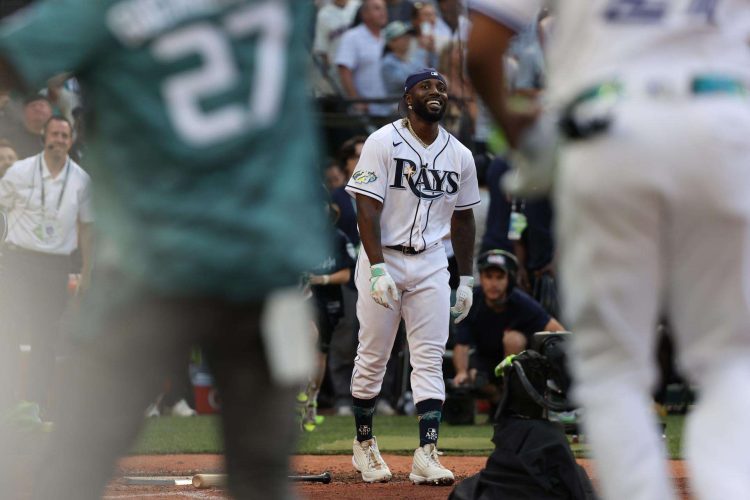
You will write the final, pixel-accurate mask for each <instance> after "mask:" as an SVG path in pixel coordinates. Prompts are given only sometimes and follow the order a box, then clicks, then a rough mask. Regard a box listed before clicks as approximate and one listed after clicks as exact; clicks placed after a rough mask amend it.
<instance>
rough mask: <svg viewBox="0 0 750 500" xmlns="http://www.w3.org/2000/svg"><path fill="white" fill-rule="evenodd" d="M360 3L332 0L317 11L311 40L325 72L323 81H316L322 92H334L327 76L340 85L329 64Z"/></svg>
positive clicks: (354, 0)
mask: <svg viewBox="0 0 750 500" xmlns="http://www.w3.org/2000/svg"><path fill="white" fill-rule="evenodd" d="M360 5H361V2H360V0H334V1H332V2H331V3H329V4H328V5H324V6H323V7H321V8H320V10H319V11H318V16H317V19H316V22H315V40H314V41H313V54H314V55H315V56H317V57H318V62H319V63H320V66H321V67H320V69H321V71H323V72H325V77H327V78H323V81H320V82H316V86H317V87H318V90H319V91H320V92H322V93H330V92H331V91H333V92H335V91H337V90H338V89H331V88H330V86H331V85H330V82H328V81H327V79H328V78H330V79H331V80H333V82H335V84H336V85H338V86H339V87H340V86H341V80H340V79H339V73H338V70H336V68H333V69H334V70H333V71H332V68H331V64H333V62H334V61H335V59H336V53H337V52H338V48H339V44H340V43H341V36H342V35H343V34H344V32H345V31H346V30H348V29H349V27H350V26H351V25H352V22H354V16H356V15H357V10H358V9H359V6H360Z"/></svg>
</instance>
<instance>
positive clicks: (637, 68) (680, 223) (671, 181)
mask: <svg viewBox="0 0 750 500" xmlns="http://www.w3.org/2000/svg"><path fill="white" fill-rule="evenodd" d="M542 3H543V2H542V1H541V0H474V2H473V4H472V8H473V9H474V11H475V16H474V17H473V19H472V25H473V26H474V31H473V32H472V34H471V36H470V38H469V59H468V62H469V65H468V66H469V70H470V73H471V75H472V79H473V81H474V84H475V87H476V89H477V91H478V93H479V94H480V95H481V96H482V98H483V99H484V100H485V102H486V103H487V104H488V107H489V108H490V109H491V110H492V111H493V114H494V116H495V118H496V119H497V122H498V123H499V124H501V125H502V126H503V128H504V130H505V132H506V135H507V137H508V139H509V142H510V144H511V146H512V147H514V148H516V149H517V150H518V151H520V153H521V155H519V157H520V158H522V159H523V158H525V159H527V161H528V162H529V164H534V163H536V164H537V165H539V164H542V165H543V164H544V163H543V162H534V160H535V159H539V158H543V157H544V155H545V154H546V156H548V157H550V158H552V159H554V154H552V153H546V152H549V151H554V149H553V146H554V144H555V138H554V131H555V130H556V128H555V124H558V123H559V132H560V133H562V135H563V136H564V137H565V139H566V140H564V141H563V142H562V144H561V146H560V154H559V157H558V159H559V165H558V167H557V170H556V172H554V175H547V177H546V179H544V178H543V176H535V177H534V179H535V180H536V181H538V182H539V184H538V186H543V185H544V184H545V183H546V184H549V183H550V180H554V186H555V190H556V192H555V199H556V203H557V205H556V207H557V215H558V218H557V221H556V223H557V236H558V239H559V247H558V248H559V255H560V258H559V262H560V271H561V275H560V276H561V285H562V296H563V297H564V299H565V300H564V302H563V306H564V317H565V321H566V322H567V323H566V324H569V325H570V326H571V328H572V330H573V332H574V335H573V337H572V341H571V349H570V354H571V368H572V370H573V375H574V376H575V382H576V387H575V398H576V400H577V401H578V402H580V403H581V404H582V405H583V409H584V424H585V428H584V431H585V433H586V437H587V441H588V442H590V444H591V449H592V453H593V455H594V458H595V459H596V466H597V469H598V473H597V476H598V478H599V480H600V484H601V486H602V493H603V497H604V498H606V499H615V500H633V499H646V500H651V499H654V500H656V499H659V500H662V499H663V500H669V499H673V498H675V495H674V491H673V490H672V485H671V481H670V480H669V471H668V469H667V465H666V461H665V460H664V455H665V450H664V444H663V442H662V440H661V436H660V433H659V432H658V431H657V422H656V419H655V415H654V412H653V410H652V399H651V391H652V389H653V387H654V386H655V383H656V377H657V373H658V371H657V370H656V366H655V359H656V357H655V355H654V350H655V346H656V344H657V342H656V341H657V336H656V325H657V320H658V318H659V316H660V314H666V315H667V316H668V318H669V320H670V322H672V323H673V324H674V326H675V328H674V332H675V336H676V338H675V341H676V342H675V345H676V348H677V357H678V362H679V364H680V368H681V369H682V370H683V372H684V373H685V375H686V376H688V377H689V379H690V380H691V382H692V383H694V384H696V385H697V386H698V392H699V394H700V398H699V400H698V402H697V404H696V406H695V409H694V410H693V411H692V412H691V414H690V415H689V417H688V422H687V425H686V432H685V452H686V455H687V458H688V467H689V471H690V479H691V483H692V484H691V490H692V491H691V492H692V493H693V496H694V497H695V498H697V499H719V498H750V474H749V473H748V471H750V456H749V455H748V453H747V451H746V450H747V448H748V447H750V430H749V429H748V426H747V422H746V419H747V415H748V414H750V386H748V383H747V380H748V379H749V378H750V330H748V324H749V323H750V303H749V302H748V300H747V296H748V290H750V274H749V273H748V272H747V270H748V267H750V254H748V241H750V197H748V193H750V169H748V158H750V143H748V141H747V137H748V135H750V106H748V99H747V95H748V84H749V82H750V51H748V46H747V41H748V39H749V36H750V22H749V21H750V3H749V2H747V0H723V1H721V2H717V1H705V2H704V1H690V2H688V1H669V2H665V1H660V0H659V1H654V0H640V1H637V2H635V1H631V0H565V1H560V2H556V3H554V7H556V9H555V10H553V14H554V16H555V33H554V36H553V37H552V38H551V39H550V41H549V44H548V45H547V46H548V47H549V50H547V56H548V57H547V60H548V62H549V90H548V93H549V99H548V102H549V103H551V107H552V109H553V111H555V112H556V114H559V115H560V117H559V119H548V117H547V116H546V115H543V116H542V118H541V119H540V120H538V121H536V122H535V118H536V114H537V111H536V110H534V109H531V110H530V112H524V111H521V112H519V110H518V109H517V108H515V109H512V108H511V107H510V104H509V100H508V96H507V91H506V90H505V85H504V80H503V78H504V74H503V67H502V65H501V64H500V62H499V58H497V57H496V55H497V54H498V53H500V52H502V51H503V48H507V45H508V41H509V39H510V38H511V36H512V35H513V34H514V33H515V32H518V31H520V30H521V29H523V27H524V26H525V25H527V24H528V23H529V22H531V21H533V20H534V18H535V17H536V16H537V12H538V11H539V8H540V7H542ZM550 163H551V162H550ZM530 170H531V169H526V172H527V173H528V172H529V171H530ZM549 170H550V169H544V168H542V169H541V170H540V169H536V171H537V172H540V171H541V172H545V171H547V172H549Z"/></svg>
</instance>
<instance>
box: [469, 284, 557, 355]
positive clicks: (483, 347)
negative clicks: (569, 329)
mask: <svg viewBox="0 0 750 500" xmlns="http://www.w3.org/2000/svg"><path fill="white" fill-rule="evenodd" d="M550 319H551V316H550V315H549V314H547V312H546V311H545V310H544V309H542V306H540V305H539V303H538V302H537V301H536V300H534V299H533V298H531V297H530V296H529V295H528V294H527V293H526V292H524V291H522V290H520V289H518V288H514V289H513V291H512V292H511V294H510V297H508V301H507V302H506V304H505V308H504V309H503V310H502V311H500V312H497V311H493V310H492V309H490V307H489V306H488V305H487V304H486V302H485V301H484V292H482V288H481V287H476V288H474V303H473V305H472V307H471V312H470V313H469V316H467V317H466V319H465V320H463V321H462V322H461V323H459V324H458V325H457V326H456V343H457V344H465V345H473V346H474V347H476V351H475V356H476V358H477V361H478V362H479V365H480V366H479V367H478V368H481V369H483V370H492V369H494V367H495V365H497V364H498V363H499V362H500V361H502V359H503V358H504V357H505V353H504V351H503V333H504V332H505V331H506V330H518V331H520V332H521V333H523V334H524V335H525V336H526V340H527V342H528V344H527V345H528V346H531V337H532V336H533V335H534V333H536V332H541V331H544V327H545V326H547V323H549V320H550Z"/></svg>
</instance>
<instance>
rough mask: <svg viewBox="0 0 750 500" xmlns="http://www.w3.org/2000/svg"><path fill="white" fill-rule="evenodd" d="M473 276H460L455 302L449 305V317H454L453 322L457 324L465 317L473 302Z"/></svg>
mask: <svg viewBox="0 0 750 500" xmlns="http://www.w3.org/2000/svg"><path fill="white" fill-rule="evenodd" d="M473 288H474V277H473V276H461V281H460V282H459V285H458V290H456V303H455V304H454V305H453V307H451V317H453V318H455V320H454V321H453V322H454V323H456V324H458V323H460V322H462V321H463V320H464V318H466V316H467V315H468V314H469V309H471V304H472V303H473V302H474V290H473Z"/></svg>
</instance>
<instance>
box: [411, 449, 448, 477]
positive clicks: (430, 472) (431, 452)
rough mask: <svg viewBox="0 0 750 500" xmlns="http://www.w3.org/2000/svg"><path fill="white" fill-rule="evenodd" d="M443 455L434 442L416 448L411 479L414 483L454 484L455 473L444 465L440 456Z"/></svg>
mask: <svg viewBox="0 0 750 500" xmlns="http://www.w3.org/2000/svg"><path fill="white" fill-rule="evenodd" d="M439 455H442V453H440V452H439V451H438V450H437V447H436V446H435V445H434V444H431V443H430V444H426V445H424V446H421V447H419V448H417V449H416V450H414V462H413V463H412V466H411V474H409V480H410V481H411V482H412V483H414V484H437V485H441V486H447V485H450V484H453V481H455V478H454V477H453V473H452V472H451V471H449V470H448V469H446V468H445V467H443V464H441V463H440V460H439V459H438V456H439Z"/></svg>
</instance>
